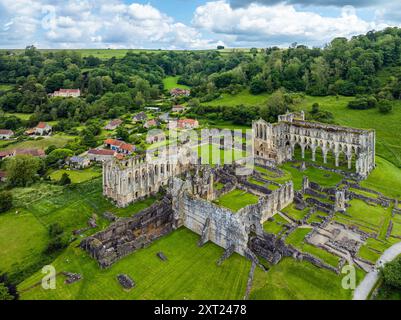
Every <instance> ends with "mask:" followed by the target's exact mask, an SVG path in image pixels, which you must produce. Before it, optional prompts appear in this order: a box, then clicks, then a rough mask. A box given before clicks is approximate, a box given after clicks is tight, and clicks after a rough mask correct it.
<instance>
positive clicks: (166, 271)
mask: <svg viewBox="0 0 401 320" xmlns="http://www.w3.org/2000/svg"><path fill="white" fill-rule="evenodd" d="M198 240H199V236H198V235H196V234H194V233H192V232H191V231H189V230H188V229H185V228H182V229H179V230H177V231H175V232H173V233H172V234H170V235H168V236H165V237H163V238H161V239H159V240H157V241H156V242H154V243H153V244H152V245H150V246H149V247H148V248H146V249H141V250H138V251H137V252H134V253H133V254H131V255H129V256H127V257H125V258H124V259H122V260H120V261H119V262H117V263H116V264H114V265H113V266H112V267H111V268H109V269H107V270H101V269H100V268H99V267H98V265H97V264H96V262H95V260H93V259H92V258H90V257H89V256H88V255H87V254H86V253H85V252H84V251H82V250H81V249H79V248H76V246H70V247H69V249H68V250H67V251H66V252H65V253H64V254H62V255H61V256H60V257H59V258H57V259H56V261H54V263H53V265H54V266H55V268H56V270H57V271H69V272H76V273H80V274H82V276H83V279H82V280H81V281H78V282H76V283H74V284H72V285H66V284H64V278H63V277H62V276H59V277H57V289H56V290H43V289H42V287H41V286H37V287H35V288H33V289H31V290H28V291H24V289H27V288H29V287H31V286H32V285H34V284H35V283H37V282H38V281H40V279H41V278H42V276H43V275H42V274H41V273H40V272H38V273H37V274H35V275H34V276H32V277H31V278H29V279H27V280H26V281H24V282H23V283H22V284H20V285H19V290H20V292H21V299H23V300H25V299H46V300H47V299H50V300H53V299H84V300H85V299H127V300H132V299H147V300H148V299H242V298H243V296H244V294H245V289H246V283H247V278H248V272H249V269H250V265H251V263H250V261H249V260H247V259H244V258H242V257H240V256H239V255H237V254H234V255H233V256H231V257H230V258H229V259H228V260H226V261H225V262H224V263H223V265H221V266H217V264H216V261H217V260H218V259H219V257H220V256H221V255H222V253H223V251H224V249H222V248H220V247H218V246H216V245H214V244H212V243H207V244H206V245H205V246H203V247H202V248H199V247H198V245H197V243H198ZM157 252H163V253H164V255H165V256H166V257H167V259H168V260H167V261H161V260H160V259H159V258H158V257H157V256H156V254H157ZM67 261H68V262H67ZM120 273H124V274H128V275H130V276H131V277H132V279H133V280H134V281H135V283H136V286H135V288H134V289H132V290H131V291H129V292H127V291H125V290H123V289H122V287H121V286H120V285H119V283H118V281H117V279H116V276H117V275H118V274H120Z"/></svg>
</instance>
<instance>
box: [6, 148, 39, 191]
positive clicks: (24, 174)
mask: <svg viewBox="0 0 401 320" xmlns="http://www.w3.org/2000/svg"><path fill="white" fill-rule="evenodd" d="M40 162H41V161H40V160H39V159H38V158H35V157H32V156H28V155H17V156H15V157H12V158H10V159H7V162H6V171H7V181H8V183H9V184H10V185H11V186H13V187H26V186H28V185H30V184H31V183H33V182H34V181H35V179H36V175H37V173H38V171H39V169H40V167H41V165H40Z"/></svg>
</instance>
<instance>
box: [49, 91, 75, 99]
mask: <svg viewBox="0 0 401 320" xmlns="http://www.w3.org/2000/svg"><path fill="white" fill-rule="evenodd" d="M51 96H52V97H64V98H70V97H71V98H78V97H80V96H81V90H79V89H60V90H59V91H54V92H53V94H51Z"/></svg>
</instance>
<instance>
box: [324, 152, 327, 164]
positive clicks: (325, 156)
mask: <svg viewBox="0 0 401 320" xmlns="http://www.w3.org/2000/svg"><path fill="white" fill-rule="evenodd" d="M323 163H327V149H323Z"/></svg>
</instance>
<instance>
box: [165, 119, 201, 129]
mask: <svg viewBox="0 0 401 320" xmlns="http://www.w3.org/2000/svg"><path fill="white" fill-rule="evenodd" d="M168 127H169V129H196V128H198V127H199V122H198V120H195V119H180V120H178V121H177V120H174V121H170V122H169V124H168Z"/></svg>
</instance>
